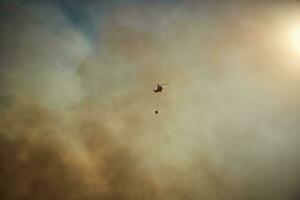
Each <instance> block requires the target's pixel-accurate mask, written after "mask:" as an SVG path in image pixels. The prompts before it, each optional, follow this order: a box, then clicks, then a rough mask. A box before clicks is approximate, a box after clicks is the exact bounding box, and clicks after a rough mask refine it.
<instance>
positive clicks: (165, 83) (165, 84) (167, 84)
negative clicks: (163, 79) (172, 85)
mask: <svg viewBox="0 0 300 200" xmlns="http://www.w3.org/2000/svg"><path fill="white" fill-rule="evenodd" d="M168 84H169V83H163V84H160V85H161V86H163V85H168Z"/></svg>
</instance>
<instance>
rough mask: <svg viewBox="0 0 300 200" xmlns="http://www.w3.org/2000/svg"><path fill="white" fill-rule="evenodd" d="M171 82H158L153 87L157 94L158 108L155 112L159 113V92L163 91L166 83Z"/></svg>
mask: <svg viewBox="0 0 300 200" xmlns="http://www.w3.org/2000/svg"><path fill="white" fill-rule="evenodd" d="M168 84H169V83H163V84H159V83H157V84H156V85H154V86H153V87H155V88H154V89H153V92H154V93H156V94H157V105H156V106H157V110H155V114H158V107H159V93H161V92H162V91H163V89H164V88H163V87H162V86H164V85H168Z"/></svg>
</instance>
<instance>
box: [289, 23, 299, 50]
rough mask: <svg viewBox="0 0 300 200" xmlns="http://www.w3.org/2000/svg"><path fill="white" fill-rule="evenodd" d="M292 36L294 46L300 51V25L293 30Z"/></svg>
mask: <svg viewBox="0 0 300 200" xmlns="http://www.w3.org/2000/svg"><path fill="white" fill-rule="evenodd" d="M290 38H291V44H292V46H293V47H294V49H296V50H297V51H299V53H300V26H299V27H298V28H296V29H294V30H293V31H291V34H290Z"/></svg>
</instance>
